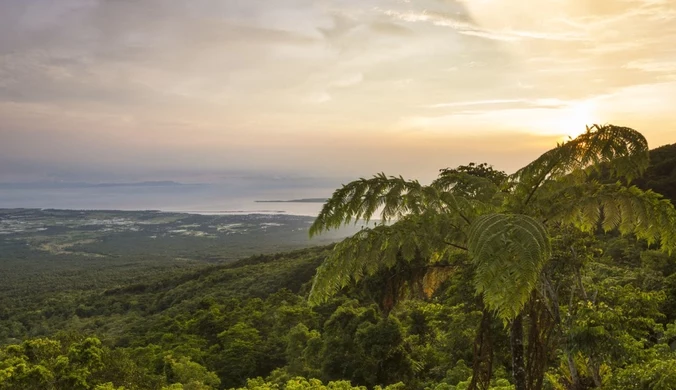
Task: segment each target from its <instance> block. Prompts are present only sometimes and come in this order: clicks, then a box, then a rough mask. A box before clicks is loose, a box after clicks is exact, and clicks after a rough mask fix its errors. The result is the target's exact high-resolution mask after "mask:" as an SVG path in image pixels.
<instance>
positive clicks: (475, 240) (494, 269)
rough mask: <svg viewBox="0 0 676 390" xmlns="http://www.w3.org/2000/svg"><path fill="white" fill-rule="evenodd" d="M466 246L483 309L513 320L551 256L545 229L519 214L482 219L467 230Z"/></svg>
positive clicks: (498, 215)
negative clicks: (488, 309) (486, 307)
mask: <svg viewBox="0 0 676 390" xmlns="http://www.w3.org/2000/svg"><path fill="white" fill-rule="evenodd" d="M467 245H468V249H469V254H470V257H471V259H472V262H473V263H474V265H475V267H476V271H475V287H476V290H477V292H478V293H481V294H483V298H484V302H485V304H486V306H488V307H489V308H490V309H492V310H495V311H496V312H497V314H498V316H499V317H500V318H502V319H503V320H509V319H512V318H514V317H516V316H517V315H518V314H519V312H520V311H521V309H522V308H523V306H524V305H525V304H526V302H527V301H528V298H529V297H530V294H531V291H533V289H534V288H535V287H536V285H537V281H538V278H539V276H540V271H541V270H542V267H543V265H544V263H545V262H546V261H547V260H548V259H549V257H550V256H551V244H550V239H549V235H548V233H547V231H546V229H545V227H544V225H543V224H542V223H540V222H538V221H536V220H535V219H533V218H531V217H529V216H526V215H522V214H489V215H484V216H482V217H479V218H477V220H476V221H474V223H473V224H472V226H471V227H470V230H469V237H468V241H467Z"/></svg>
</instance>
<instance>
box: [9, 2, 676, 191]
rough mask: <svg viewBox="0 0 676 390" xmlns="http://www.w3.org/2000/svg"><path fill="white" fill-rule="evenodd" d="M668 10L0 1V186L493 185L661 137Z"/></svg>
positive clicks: (663, 5)
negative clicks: (623, 130)
mask: <svg viewBox="0 0 676 390" xmlns="http://www.w3.org/2000/svg"><path fill="white" fill-rule="evenodd" d="M674 42H676V1H674V0H633V1H632V0H624V1H621V0H542V1H531V0H471V1H461V0H417V1H414V0H389V1H386V0H358V1H357V0H317V1H310V0H267V1H262V0H190V1H185V0H0V182H12V181H35V180H58V181H61V180H63V181H93V182H96V181H139V180H177V181H184V182H209V181H218V180H225V179H227V178H228V177H231V176H237V175H240V176H241V175H263V176H264V175H272V176H274V177H277V178H280V177H282V178H284V177H335V178H341V179H343V178H345V179H348V180H349V179H350V178H357V177H360V176H370V175H371V174H374V173H377V172H385V173H388V174H395V175H399V174H401V175H404V177H409V178H418V179H420V180H421V181H426V180H431V179H432V178H433V177H434V176H436V174H437V172H438V170H439V169H440V168H445V167H455V166H458V165H460V164H466V163H469V162H471V161H474V162H488V163H490V164H492V165H494V166H495V167H496V168H498V169H502V170H505V171H508V172H511V171H514V170H516V169H517V168H519V167H521V166H523V165H524V164H526V163H528V162H529V161H531V160H532V159H534V158H535V157H537V156H538V155H539V154H541V153H542V152H544V151H546V150H547V149H549V148H551V147H553V146H555V145H556V143H557V142H559V141H561V140H563V139H564V138H565V137H566V136H569V135H571V136H574V135H576V134H579V133H580V132H582V131H584V127H585V125H586V124H593V123H612V124H616V125H622V126H628V127H632V128H635V129H636V130H639V131H641V132H642V133H643V134H644V135H645V136H646V138H647V139H648V142H649V144H650V146H651V147H657V146H660V145H664V144H669V143H674V142H676V110H674V109H673V106H674V103H675V102H676V45H674Z"/></svg>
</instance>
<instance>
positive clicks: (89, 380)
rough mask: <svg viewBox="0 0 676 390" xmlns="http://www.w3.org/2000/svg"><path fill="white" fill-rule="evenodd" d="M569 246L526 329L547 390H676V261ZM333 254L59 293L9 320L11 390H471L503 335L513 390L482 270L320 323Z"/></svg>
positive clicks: (564, 244)
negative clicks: (548, 295)
mask: <svg viewBox="0 0 676 390" xmlns="http://www.w3.org/2000/svg"><path fill="white" fill-rule="evenodd" d="M651 158H652V164H651V166H650V168H649V169H648V170H647V172H646V175H645V177H644V178H642V179H640V180H637V181H636V183H637V184H638V185H639V186H641V187H642V188H653V189H654V190H655V191H657V192H664V193H667V194H669V195H668V196H669V197H670V199H671V201H672V202H674V203H676V194H674V192H673V191H674V188H675V187H674V186H673V185H672V184H670V183H674V180H675V178H676V145H669V146H665V147H661V148H658V149H655V150H653V151H652V152H651ZM670 190H671V192H669V191H670ZM563 233H565V234H563ZM563 233H562V234H560V235H557V236H555V238H554V240H553V242H554V248H553V255H552V260H551V262H550V263H549V264H548V266H547V267H546V269H545V270H544V271H543V272H545V273H546V274H547V275H548V278H549V280H550V281H551V283H552V284H553V285H554V286H555V290H556V292H557V294H558V295H557V297H558V300H557V302H556V305H554V306H552V307H551V308H548V309H547V310H549V309H551V310H555V311H556V312H557V313H558V315H559V316H560V318H561V320H560V322H558V323H554V322H552V321H553V319H552V318H553V316H550V314H547V312H546V311H542V312H538V311H537V310H538V306H537V305H536V304H535V303H534V304H533V305H532V306H531V307H530V308H529V310H531V315H532V316H535V315H536V314H537V313H539V314H537V315H541V316H542V317H541V318H540V319H539V320H538V322H537V323H536V322H534V321H532V322H526V327H525V328H526V335H525V337H526V339H527V340H528V342H530V340H531V339H529V337H531V338H532V337H535V336H533V335H535V334H536V332H544V330H543V329H546V330H547V332H549V333H547V334H546V337H548V338H549V340H550V345H552V346H553V347H552V349H551V351H548V352H547V353H544V354H542V355H541V356H542V358H541V359H540V360H539V364H543V365H544V367H545V377H544V382H543V383H541V387H540V388H546V389H567V388H571V389H572V388H576V389H579V390H582V389H591V388H603V389H618V390H630V389H663V390H667V389H675V388H676V353H675V352H674V343H675V342H676V258H675V257H674V256H670V255H668V254H664V253H661V252H658V251H655V250H654V247H649V246H648V245H647V244H646V243H645V242H643V241H637V240H635V239H633V238H631V237H620V236H618V235H617V234H615V233H614V232H608V233H603V232H598V233H597V234H585V233H581V232H571V231H566V232H563ZM332 249H333V246H325V247H316V248H310V249H303V250H298V251H294V252H288V253H280V254H274V255H259V256H253V257H249V258H247V259H244V260H240V261H237V262H234V263H229V264H220V265H209V266H204V267H197V268H191V269H180V270H177V271H176V272H173V273H172V274H170V275H159V276H157V277H152V276H146V275H145V274H144V278H143V280H141V281H137V282H135V283H134V284H127V285H123V286H119V287H113V288H110V287H107V288H105V289H100V290H94V291H92V292H90V293H88V294H84V293H79V294H72V293H70V292H64V293H59V292H55V293H54V294H53V296H52V297H51V298H50V299H49V300H48V301H47V303H46V304H45V306H44V307H37V308H36V307H31V306H26V308H25V310H24V311H19V312H16V311H11V312H10V311H7V310H4V309H3V308H0V343H1V344H2V345H3V346H2V347H0V389H99V390H103V389H108V390H110V389H117V390H120V389H123V388H124V389H126V390H130V389H158V390H159V389H172V390H177V389H231V388H245V389H252V390H253V389H257V390H271V389H288V390H310V389H316V390H322V389H334V390H340V389H346V390H347V389H352V388H353V386H354V387H358V386H364V387H361V389H365V388H367V387H368V388H374V389H375V388H378V386H382V387H386V388H389V390H394V389H413V390H423V389H429V390H454V389H455V390H460V389H468V388H470V387H471V386H472V382H471V380H472V372H473V368H475V367H473V366H472V365H473V363H472V362H473V361H474V360H475V353H485V348H486V347H485V345H486V344H485V343H484V344H482V342H484V341H485V340H486V339H485V338H481V337H486V336H485V334H486V333H480V332H478V330H479V329H483V330H484V331H486V332H489V333H490V334H491V335H492V336H491V338H490V339H489V340H490V353H491V355H492V367H491V369H492V372H493V375H492V378H491V380H490V388H491V389H501V390H508V389H513V385H512V384H511V383H512V377H511V373H510V371H511V368H512V359H511V356H510V349H509V345H510V337H509V334H507V333H506V332H505V331H504V330H505V324H504V323H503V322H502V321H501V320H499V319H497V318H494V317H486V316H484V313H485V310H484V307H483V305H482V303H481V300H480V299H478V298H477V297H476V294H475V289H474V286H473V285H472V278H473V276H472V274H471V272H470V271H469V268H463V267H457V268H454V269H453V270H452V272H451V273H450V274H448V275H445V277H444V278H441V277H439V278H438V279H439V280H437V281H439V283H436V282H435V281H434V280H430V279H434V278H433V277H431V278H428V280H427V281H426V287H427V289H426V290H425V291H426V293H425V294H423V295H415V294H412V293H413V292H415V291H414V290H415V289H414V288H409V289H408V290H405V289H404V290H398V291H397V292H396V294H395V295H396V297H395V298H404V297H413V298H415V299H410V300H402V301H401V302H400V303H399V304H398V305H396V306H395V307H394V309H393V310H392V311H391V312H389V307H384V305H383V291H385V294H389V293H391V292H392V291H388V289H392V288H393V286H394V283H393V281H395V280H398V279H400V278H402V277H408V276H411V275H414V274H415V272H416V269H415V264H413V265H412V266H411V268H409V269H404V270H400V271H397V272H396V273H389V274H387V273H386V274H382V275H377V276H375V277H367V278H364V279H363V280H362V281H361V283H359V284H358V285H353V286H351V287H348V288H346V289H343V290H342V291H341V293H340V294H338V295H337V296H335V297H332V298H330V299H329V300H328V301H327V302H325V303H322V304H320V305H318V306H314V307H310V306H309V305H308V302H307V296H308V292H309V291H310V289H311V285H312V277H313V275H314V274H315V270H316V267H317V266H318V265H320V264H321V263H322V262H323V261H324V260H325V259H326V258H327V257H328V256H329V255H330V253H331V251H332ZM435 275H436V274H435ZM57 276H58V275H57ZM430 286H434V287H437V288H436V289H434V288H430ZM543 288H544V287H543ZM391 295H392V294H390V296H391ZM388 313H389V315H387V314H388ZM548 321H549V322H548ZM547 324H549V325H547ZM538 326H542V328H538ZM546 326H548V327H546ZM481 334H483V335H484V336H481V337H478V336H479V335H481ZM538 337H539V336H538ZM481 345H484V347H483V348H484V349H483V351H484V352H481V351H482V348H481ZM477 351H478V352H477ZM532 353H534V354H536V353H537V351H535V352H532ZM528 361H529V362H531V363H530V364H531V365H529V366H528V367H529V368H530V369H535V368H534V367H533V366H532V364H533V362H534V361H535V360H534V359H531V358H529V360H528ZM571 372H575V373H576V377H577V378H578V382H577V383H575V384H573V383H571ZM311 378H317V379H311ZM533 388H536V387H533Z"/></svg>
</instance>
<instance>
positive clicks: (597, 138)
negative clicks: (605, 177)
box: [509, 125, 649, 205]
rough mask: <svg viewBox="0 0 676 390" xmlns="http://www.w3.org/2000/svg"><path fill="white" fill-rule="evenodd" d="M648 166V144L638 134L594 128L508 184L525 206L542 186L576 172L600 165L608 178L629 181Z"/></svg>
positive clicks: (614, 128) (615, 128) (611, 127)
mask: <svg viewBox="0 0 676 390" xmlns="http://www.w3.org/2000/svg"><path fill="white" fill-rule="evenodd" d="M648 162H649V156H648V142H647V141H646V139H645V137H644V136H643V135H642V134H641V133H639V132H638V131H636V130H633V129H630V128H628V127H620V126H614V125H594V126H592V127H588V128H587V132H586V133H584V134H581V135H579V136H578V137H576V138H575V139H572V140H570V141H568V142H565V143H563V144H560V145H557V147H556V148H554V149H551V150H549V151H548V152H546V153H544V154H543V155H541V156H540V157H538V158H537V159H536V160H535V161H533V162H531V163H530V164H528V165H526V166H525V167H523V168H521V169H520V170H518V171H517V172H516V173H514V174H513V175H511V176H510V177H509V181H510V182H512V183H513V184H514V186H515V187H514V194H515V195H516V197H515V198H516V199H519V202H520V203H522V204H523V205H525V204H528V203H529V202H530V201H531V200H532V198H533V196H534V195H535V194H536V192H537V191H538V189H539V188H540V187H541V186H542V185H543V183H545V182H546V181H548V180H552V179H557V178H561V177H563V176H565V175H568V174H570V173H572V172H574V171H576V170H583V169H585V168H589V167H592V168H594V169H599V168H600V166H601V163H604V166H606V167H608V169H609V171H610V174H611V176H612V177H624V178H626V179H627V180H629V181H631V180H632V179H634V178H636V177H638V176H640V175H641V174H642V173H643V172H644V171H645V169H646V168H647V166H648Z"/></svg>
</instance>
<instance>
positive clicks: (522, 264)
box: [310, 125, 676, 390]
mask: <svg viewBox="0 0 676 390" xmlns="http://www.w3.org/2000/svg"><path fill="white" fill-rule="evenodd" d="M648 159H649V158H648V144H647V141H646V140H645V138H644V137H643V136H642V135H641V134H640V133H639V132H637V131H635V130H633V129H630V128H626V127H619V126H614V125H594V126H592V127H588V128H587V131H586V132H585V133H584V134H582V135H580V136H578V137H577V138H575V139H570V140H569V141H568V142H564V143H562V144H558V145H557V146H556V147H555V148H553V149H551V150H549V151H547V152H546V153H544V154H543V155H541V156H540V157H539V158H537V159H536V160H534V161H533V162H531V163H530V164H528V165H526V166H525V167H523V168H521V169H520V170H518V171H517V172H515V173H514V174H512V175H509V176H506V177H504V180H502V181H501V182H499V183H496V181H497V180H496V176H495V175H486V174H485V173H486V172H485V171H486V169H485V168H486V166H485V165H483V164H481V165H479V166H476V165H470V166H467V167H461V168H459V169H456V170H442V173H441V175H440V176H439V178H438V179H436V180H435V181H433V182H432V183H431V184H429V185H421V184H420V183H419V182H417V181H408V180H404V179H403V178H402V177H391V176H390V177H388V176H386V175H385V174H379V175H376V176H374V177H373V178H371V179H363V178H362V179H359V180H356V181H354V182H351V183H348V184H347V185H344V186H342V187H341V188H339V189H337V190H336V191H335V192H334V194H333V196H332V197H331V198H330V199H329V200H328V201H327V202H326V204H325V205H324V207H323V209H322V211H321V212H320V214H319V216H318V218H317V219H316V220H315V222H314V224H313V225H312V227H311V229H310V235H311V236H312V235H315V234H318V233H321V232H323V231H325V230H329V229H334V228H338V227H340V226H342V225H344V224H348V223H350V222H352V221H355V222H356V221H357V220H360V219H363V220H366V221H367V222H368V221H370V220H371V219H372V218H373V217H374V216H376V215H379V216H380V219H381V222H382V223H381V224H380V225H377V226H375V227H373V228H368V227H367V228H364V229H362V230H361V231H360V232H359V233H357V234H355V235H354V236H352V237H350V238H348V239H346V240H344V241H343V242H341V243H339V244H337V245H336V247H335V248H334V251H333V252H332V254H331V255H330V256H329V257H328V258H327V259H326V260H325V261H324V263H323V264H322V265H321V266H320V267H319V268H318V270H317V275H316V277H315V280H314V282H313V286H312V291H311V294H310V302H311V303H313V304H316V303H319V302H322V301H324V300H325V299H327V298H328V297H329V296H331V295H333V294H335V293H336V292H338V291H339V290H340V289H342V288H344V287H346V286H347V285H348V284H350V283H351V282H353V281H354V282H358V281H360V280H362V279H363V278H364V277H365V276H370V275H375V274H377V273H378V272H382V271H383V270H397V269H399V268H402V267H403V266H404V265H405V264H407V263H410V262H413V261H418V260H420V259H424V264H425V266H426V269H425V272H420V273H418V277H419V278H422V279H423V280H424V279H425V277H426V276H428V274H429V273H430V272H433V271H434V270H435V268H437V267H438V266H440V265H443V266H445V267H446V268H453V267H458V266H468V267H471V268H472V271H473V275H474V277H473V283H474V286H475V290H476V292H477V294H480V295H481V297H482V299H483V303H484V305H485V307H486V308H487V309H488V311H490V312H492V313H495V315H496V316H497V317H498V318H499V319H501V320H502V321H503V322H504V323H505V324H508V325H509V328H510V341H511V350H512V359H513V377H514V384H515V387H516V389H517V390H523V389H527V388H533V387H534V388H539V387H541V386H542V379H541V378H542V376H543V375H544V373H543V372H542V373H537V374H536V375H537V376H539V377H540V378H535V379H537V380H533V378H527V377H526V375H527V372H526V369H525V363H524V341H523V316H524V308H525V307H526V306H527V304H528V303H529V302H530V301H532V298H533V296H534V294H535V292H536V289H537V287H538V285H539V282H540V281H541V275H542V270H543V268H544V266H545V265H546V263H547V262H548V260H549V259H550V257H551V253H552V249H551V242H550V241H551V237H550V233H549V229H552V228H559V227H564V226H572V227H574V228H576V229H579V230H582V231H594V230H596V229H597V228H599V227H600V228H602V229H604V230H606V231H609V230H613V229H617V230H619V232H620V233H621V234H634V235H635V236H637V237H638V238H640V239H644V240H646V241H647V242H648V244H650V245H654V244H657V245H659V247H660V248H661V249H662V250H664V251H667V252H670V251H672V250H673V249H674V248H676V229H674V226H675V225H676V210H674V208H673V206H672V205H671V203H670V202H669V201H667V200H664V199H662V198H661V196H660V195H658V194H656V193H654V192H652V191H650V190H648V191H643V190H641V189H639V188H637V187H635V186H630V185H629V184H628V183H631V180H633V179H634V178H636V177H639V176H640V175H641V174H642V173H643V172H644V171H645V169H646V167H647V165H648ZM601 165H603V167H604V169H606V170H607V173H608V174H609V175H610V177H612V178H615V180H617V181H616V182H611V183H601V182H598V181H596V180H594V179H593V177H594V176H593V175H592V173H594V172H595V171H598V170H600V169H601V168H600V167H601ZM477 167H478V168H484V169H477ZM467 168H472V169H467ZM482 172H483V173H484V174H483V175H482ZM620 180H623V181H620ZM625 183H626V184H625ZM467 257H468V258H469V261H464V259H467ZM475 376H476V372H475ZM488 380H490V373H489V374H488V378H481V379H480V380H479V381H473V382H472V387H480V388H485V387H486V386H487V385H488Z"/></svg>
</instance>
